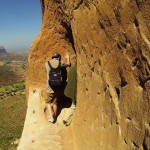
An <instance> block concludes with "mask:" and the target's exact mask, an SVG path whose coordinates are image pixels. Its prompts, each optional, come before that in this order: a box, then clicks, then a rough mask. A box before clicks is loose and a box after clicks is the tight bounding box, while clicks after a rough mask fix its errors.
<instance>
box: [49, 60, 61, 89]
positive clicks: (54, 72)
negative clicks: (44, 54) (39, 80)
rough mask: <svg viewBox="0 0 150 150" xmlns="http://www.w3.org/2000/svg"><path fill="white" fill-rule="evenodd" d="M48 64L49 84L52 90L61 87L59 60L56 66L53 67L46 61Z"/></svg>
mask: <svg viewBox="0 0 150 150" xmlns="http://www.w3.org/2000/svg"><path fill="white" fill-rule="evenodd" d="M48 65H49V67H50V71H49V85H50V87H51V88H52V89H53V90H55V89H60V88H61V82H62V75H61V62H59V65H58V67H57V68H53V67H52V66H51V64H50V62H49V61H48Z"/></svg>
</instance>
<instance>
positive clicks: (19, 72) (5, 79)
mask: <svg viewBox="0 0 150 150" xmlns="http://www.w3.org/2000/svg"><path fill="white" fill-rule="evenodd" d="M27 58H28V53H15V54H5V55H0V150H8V149H9V150H10V149H11V150H14V149H16V146H17V145H15V144H14V143H15V141H16V140H19V139H20V137H21V133H22V129H23V124H24V120H25V113H26V100H25V94H24V89H25V73H26V66H27ZM13 142H14V143H13Z"/></svg>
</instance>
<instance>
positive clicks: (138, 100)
mask: <svg viewBox="0 0 150 150" xmlns="http://www.w3.org/2000/svg"><path fill="white" fill-rule="evenodd" d="M41 5H42V13H43V22H42V29H41V32H40V34H39V36H38V37H37V39H36V40H35V42H34V43H33V46H32V48H31V51H30V56H29V64H28V76H27V85H28V91H29V93H30V91H32V90H33V91H34V89H36V88H37V87H38V88H39V87H40V88H41V89H42V87H44V85H45V81H46V80H45V79H46V76H45V73H44V65H43V64H44V63H45V62H46V61H47V60H48V59H49V58H50V57H51V55H52V53H53V52H55V51H59V52H60V53H61V54H62V58H63V56H64V54H65V53H66V52H67V51H69V52H70V53H71V54H74V53H76V55H77V64H78V95H77V108H76V113H75V115H74V117H73V122H72V124H71V128H70V127H69V128H70V129H71V132H69V134H72V136H73V137H72V138H73V143H74V149H77V150H85V149H86V150H99V149H101V150H107V149H108V150H110V149H114V150H115V149H117V150H121V149H122V150H125V149H144V150H148V149H150V116H149V114H150V105H149V104H150V34H149V32H150V1H149V0H145V1H143V0H133V1H121V0H118V1H115V0H114V1H108V0H106V1H102V0H74V1H69V0H66V1H63V0H41ZM29 96H30V95H29ZM63 136H65V133H64V134H63ZM41 138H43V137H41ZM66 142H67V141H66ZM35 149H36V148H35ZM54 149H55V148H54ZM64 149H65V148H64Z"/></svg>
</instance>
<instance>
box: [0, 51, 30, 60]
mask: <svg viewBox="0 0 150 150" xmlns="http://www.w3.org/2000/svg"><path fill="white" fill-rule="evenodd" d="M28 55H29V53H27V52H26V53H25V52H24V53H5V54H3V55H0V61H5V62H10V61H26V62H27V60H28Z"/></svg>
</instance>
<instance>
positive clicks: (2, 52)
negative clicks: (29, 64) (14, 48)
mask: <svg viewBox="0 0 150 150" xmlns="http://www.w3.org/2000/svg"><path fill="white" fill-rule="evenodd" d="M6 53H7V52H6V50H5V48H4V46H0V55H1V54H6Z"/></svg>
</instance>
